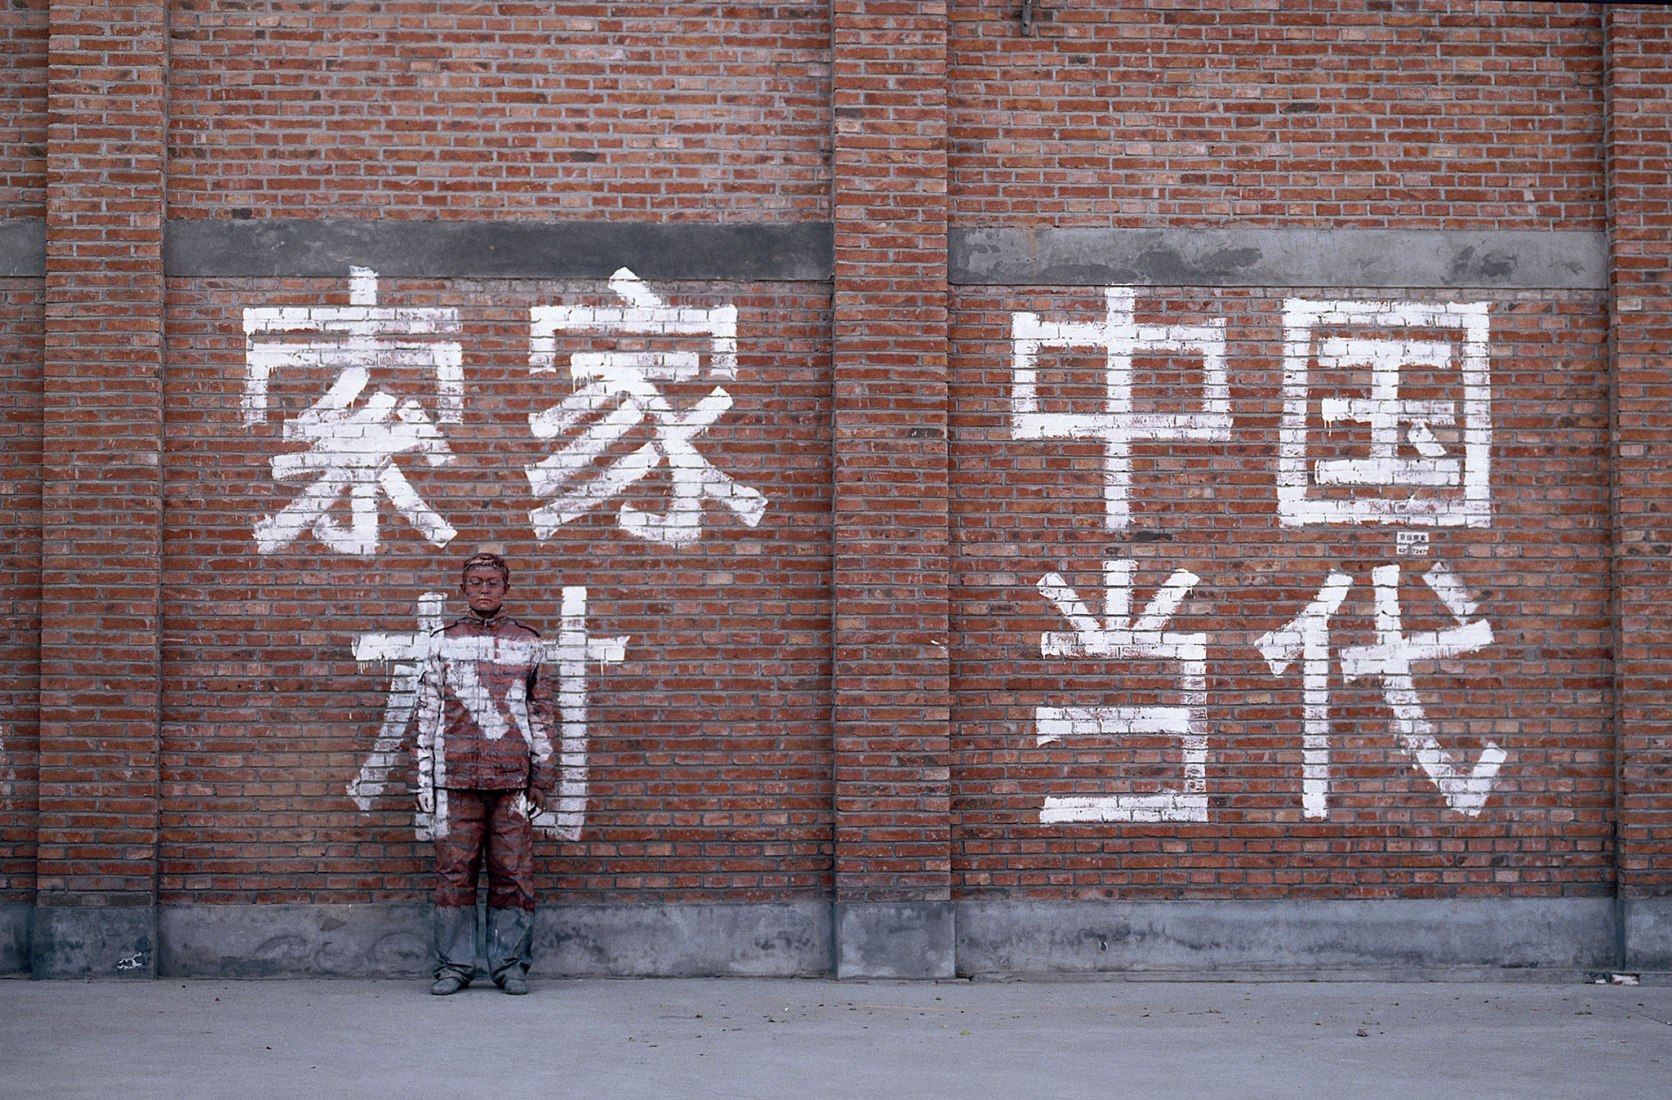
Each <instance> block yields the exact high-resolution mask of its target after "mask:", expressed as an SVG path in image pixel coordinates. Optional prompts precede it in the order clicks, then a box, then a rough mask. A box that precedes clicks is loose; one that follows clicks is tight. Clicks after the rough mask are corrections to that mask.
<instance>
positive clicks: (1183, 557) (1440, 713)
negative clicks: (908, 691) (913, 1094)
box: [952, 288, 1612, 898]
mask: <svg viewBox="0 0 1672 1100" xmlns="http://www.w3.org/2000/svg"><path fill="white" fill-rule="evenodd" d="M1297 293H1298V292H1297ZM1310 293H1311V294H1313V295H1317V294H1318V292H1316V291H1314V292H1310ZM1325 296H1326V297H1331V298H1349V299H1350V298H1357V299H1364V298H1367V297H1368V298H1371V299H1373V300H1381V299H1387V298H1390V297H1393V298H1399V299H1414V300H1419V301H1437V300H1442V299H1437V298H1436V297H1435V296H1434V295H1433V294H1432V293H1431V292H1423V291H1410V292H1405V293H1402V294H1398V295H1389V294H1388V292H1387V291H1385V290H1380V291H1366V290H1363V289H1361V290H1358V291H1353V290H1351V289H1342V288H1333V289H1331V290H1329V291H1328V292H1325ZM1451 297H1452V298H1466V299H1468V300H1469V301H1473V302H1484V303H1487V304H1489V305H1490V307H1491V320H1492V335H1491V345H1492V381H1493V397H1494V404H1493V408H1492V420H1493V424H1494V441H1495V445H1494V448H1493V451H1494V454H1493V466H1492V515H1491V524H1490V526H1489V527H1484V528H1461V527H1453V528H1416V529H1417V530H1420V531H1423V532H1425V533H1426V534H1427V535H1428V536H1429V539H1428V548H1427V555H1426V556H1408V555H1401V554H1400V552H1399V549H1398V547H1397V545H1396V535H1395V531H1394V530H1393V529H1390V528H1388V527H1384V526H1353V525H1347V524H1334V525H1327V526H1319V527H1302V528H1294V527H1286V526H1283V525H1282V523H1281V520H1280V516H1279V506H1278V498H1277V473H1278V463H1279V450H1280V436H1279V429H1280V421H1281V418H1282V414H1283V408H1284V398H1283V381H1284V366H1285V364H1284V333H1283V304H1284V296H1283V295H1280V294H1277V293H1272V292H1262V291H1245V290H1225V291H1193V292H1184V291H1178V290H1164V289H1157V290H1153V291H1143V292H1140V293H1139V294H1138V296H1137V300H1136V310H1135V315H1136V318H1137V321H1138V323H1140V324H1152V325H1177V324H1204V323H1207V322H1209V321H1211V320H1213V319H1215V318H1219V319H1223V321H1224V323H1225V335H1226V357H1227V361H1228V364H1229V367H1230V374H1231V383H1230V407H1231V429H1230V433H1229V434H1230V438H1229V439H1228V440H1224V441H1211V442H1208V441H1203V442H1185V443H1168V442H1135V443H1133V444H1132V445H1131V454H1132V458H1131V472H1130V486H1131V489H1130V494H1129V497H1128V506H1129V509H1130V522H1129V525H1128V526H1126V527H1125V528H1124V529H1122V530H1119V531H1111V530H1108V529H1106V527H1105V522H1104V509H1105V504H1104V495H1105V494H1104V484H1103V472H1104V445H1103V443H1102V441H1100V440H1089V439H1088V440H1074V441H1064V440H1060V439H1049V440H1038V439H1025V438H1024V439H1018V438H1016V436H1017V434H1018V433H1017V431H1016V429H1015V418H1014V416H1013V414H1012V394H1013V371H1012V363H1011V347H1012V345H1011V317H1012V314H1013V313H1014V312H1016V311H1023V310H1025V311H1032V312H1036V313H1039V314H1042V315H1043V316H1044V317H1045V318H1047V319H1058V320H1072V321H1076V322H1080V323H1091V322H1097V321H1100V320H1101V318H1102V316H1103V313H1104V301H1103V295H1102V294H1101V293H1100V292H1099V291H1098V290H1097V289H1096V288H1085V289H1081V290H1056V291H1052V290H1048V289H1038V290H1031V291H1027V290H1022V289H1019V288H1018V289H994V290H980V291H978V290H975V289H966V290H964V291H963V292H961V293H960V294H959V295H958V296H957V299H956V302H955V308H954V313H953V328H952V353H953V361H954V363H955V364H957V365H958V370H957V372H956V375H955V382H954V387H953V414H952V424H953V463H954V470H955V471H956V473H955V481H954V494H953V495H954V500H955V502H956V503H955V507H954V514H955V530H956V533H957V547H958V552H957V555H956V557H955V567H954V591H955V592H956V594H957V595H956V600H955V602H954V607H953V620H954V628H955V634H956V637H957V638H958V641H959V645H958V648H957V659H956V661H955V664H954V671H953V682H954V692H955V698H956V707H955V710H954V721H953V728H954V739H955V740H954V749H955V751H956V758H955V759H956V767H955V769H954V774H955V776H956V777H957V778H956V786H955V793H954V820H955V821H956V822H957V831H956V836H955V847H954V852H955V868H956V871H957V882H958V885H959V888H960V890H961V891H963V892H965V893H971V894H973V893H979V892H987V891H1009V892H1016V893H1025V894H1030V895H1044V896H1058V897H1068V898H1078V897H1102V896H1118V897H1123V898H1133V897H1181V896H1189V897H1230V896H1235V897H1257V896H1294V895H1296V894H1302V895H1311V896H1379V897H1386V896H1419V895H1435V894H1441V895H1447V896H1452V895H1462V894H1493V895H1506V894H1537V893H1542V894H1572V893H1596V892H1604V891H1606V890H1608V889H1609V888H1610V885H1611V881H1612V866H1611V852H1610V845H1609V833H1610V828H1611V821H1610V817H1611V812H1612V798H1611V791H1610V783H1609V777H1608V774H1607V762H1608V756H1609V751H1610V744H1611V734H1610V730H1609V725H1608V719H1607V713H1606V705H1605V704H1606V698H1607V689H1608V677H1609V647H1608V617H1607V601H1608V566H1607V545H1608V532H1607V528H1606V522H1605V516H1606V497H1607V465H1606V446H1607V420H1608V406H1607V390H1606V375H1605V371H1604V369H1603V366H1604V365H1603V356H1604V341H1605V338H1606V322H1605V315H1604V311H1603V303H1602V301H1601V298H1600V296H1599V295H1597V294H1572V293H1568V294H1554V293H1549V292H1532V291H1523V292H1517V293H1503V292H1497V293H1486V292H1480V291H1470V292H1467V293H1460V294H1453V295H1451ZM1344 331H1346V330H1345V329H1344ZM1433 335H1441V334H1440V333H1435V334H1433ZM1039 370H1040V376H1039V396H1040V402H1041V409H1042V410H1044V411H1048V412H1049V411H1063V412H1078V413H1088V412H1096V411H1097V410H1098V409H1100V408H1101V407H1102V405H1103V403H1104V401H1105V392H1104V391H1105V383H1104V362H1103V354H1102V352H1100V351H1095V350H1093V349H1089V348H1088V349H1074V350H1073V351H1069V352H1065V351H1062V350H1056V351H1051V350H1049V349H1047V350H1043V351H1042V352H1041V353H1040V357H1039ZM1314 372H1315V375H1316V378H1317V385H1318V386H1319V392H1320V393H1326V394H1331V395H1332V394H1334V393H1337V392H1352V390H1353V383H1352V382H1351V381H1350V380H1349V379H1347V378H1345V377H1341V376H1339V375H1333V374H1332V372H1328V371H1324V370H1320V369H1318V368H1317V366H1316V364H1315V365H1314ZM1132 381H1133V387H1132V393H1133V408H1134V411H1135V412H1138V413H1143V412H1146V411H1177V410H1180V409H1187V408H1190V407H1192V405H1193V404H1197V403H1199V402H1193V401H1192V400H1191V399H1190V397H1189V396H1188V395H1189V394H1190V393H1191V392H1192V391H1194V392H1196V393H1199V392H1200V387H1201V384H1202V370H1201V367H1200V364H1199V363H1192V362H1191V361H1190V360H1189V359H1188V358H1185V357H1182V356H1163V355H1160V354H1155V355H1150V356H1140V357H1138V358H1137V360H1136V362H1135V364H1134V370H1133V375H1132ZM1406 384H1407V385H1409V384H1410V381H1409V380H1408V381H1407V382H1406ZM1427 384H1428V385H1430V386H1432V387H1433V390H1434V392H1436V393H1439V392H1447V393H1451V394H1453V395H1455V393H1456V380H1455V376H1454V377H1453V378H1452V380H1451V381H1450V383H1447V382H1446V381H1445V380H1444V379H1441V378H1438V377H1436V378H1433V379H1430V380H1428V381H1427ZM1359 385H1361V386H1362V379H1361V380H1360V381H1359ZM1336 386H1339V387H1341V388H1340V389H1339V390H1337V389H1336V388H1334V387H1336ZM1313 400H1314V401H1316V400H1317V398H1316V397H1315V398H1314V399H1313ZM1314 426H1316V425H1314ZM1344 442H1345V441H1344ZM1363 447H1364V441H1363V439H1362V437H1361V438H1358V439H1355V440H1354V441H1352V442H1351V443H1349V444H1347V449H1348V450H1350V451H1351V452H1353V453H1363ZM1123 559H1124V560H1131V561H1134V562H1135V563H1136V573H1135V577H1134V579H1133V582H1132V590H1131V601H1132V610H1133V614H1134V615H1137V614H1138V613H1139V612H1141V611H1142V609H1143V608H1144V607H1145V606H1146V605H1147V604H1148V603H1149V602H1150V600H1151V599H1152V597H1153V596H1154V594H1155V593H1156V592H1157V590H1158V589H1159V588H1160V587H1162V586H1163V584H1164V583H1165V582H1166V581H1167V580H1168V578H1169V577H1170V576H1172V574H1173V573H1174V572H1175V571H1176V570H1180V569H1185V570H1189V571H1190V572H1191V573H1192V574H1195V575H1196V576H1197V577H1199V578H1200V580H1199V581H1198V582H1197V583H1196V584H1195V585H1194V586H1193V587H1192V588H1191V590H1190V594H1189V597H1188V598H1187V599H1186V600H1185V601H1184V603H1183V604H1182V605H1181V607H1180V608H1179V610H1178V612H1177V614H1176V615H1175V616H1174V617H1173V618H1172V619H1171V620H1170V621H1169V622H1168V623H1167V624H1166V627H1165V629H1167V630H1169V631H1177V632H1184V633H1198V632H1199V633H1201V634H1202V635H1203V637H1204V640H1205V643H1206V647H1207V651H1206V660H1207V664H1206V673H1207V682H1206V693H1205V706H1204V708H1203V711H1202V715H1201V720H1200V722H1199V726H1200V729H1201V730H1202V731H1203V732H1205V733H1206V736H1207V751H1206V760H1205V766H1206V784H1205V793H1206V804H1207V806H1206V813H1205V817H1206V820H1205V821H1201V822H1193V823H1189V824H1175V823H1170V822H1164V823H1153V824H1147V825H1146V824H1125V823H1121V824H1111V823H1067V824H1065V823H1049V822H1047V823H1041V820H1040V816H1041V811H1042V809H1043V807H1044V803H1045V799H1046V798H1047V797H1048V796H1055V797H1074V796H1079V797H1096V796H1105V795H1112V794H1127V795H1133V794H1137V795H1143V794H1147V793H1153V792H1155V791H1157V790H1160V789H1163V788H1175V789H1176V788H1180V787H1181V785H1182V780H1181V778H1180V775H1181V769H1182V767H1183V760H1182V749H1181V743H1180V740H1179V738H1177V737H1175V736H1172V735H1171V734H1166V733H1147V734H1138V735H1127V736H1121V737H1116V736H1084V737H1079V738H1075V737H1067V738H1063V739H1062V740H1060V741H1057V742H1054V743H1051V744H1048V745H1039V744H1037V734H1038V731H1037V723H1036V720H1035V719H1036V708H1039V707H1069V706H1082V707H1091V706H1145V707H1153V706H1180V705H1183V703H1182V698H1183V696H1182V690H1181V675H1182V674H1181V665H1180V663H1179V662H1177V661H1172V660H1163V659H1159V658H1157V657H1154V656H1137V657H1131V658H1127V659H1111V658H1102V657H1097V656H1095V655H1094V656H1082V657H1071V658H1059V657H1046V656H1044V655H1043V653H1042V648H1041V635H1042V634H1043V633H1045V632H1051V631H1067V630H1069V629H1070V624H1069V623H1068V621H1067V620H1066V619H1065V618H1064V616H1063V615H1062V614H1061V613H1059V611H1058V610H1057V609H1056V607H1055V606H1054V605H1053V603H1052V602H1051V601H1050V600H1049V599H1047V597H1046V596H1045V595H1043V594H1042V593H1041V592H1040V591H1039V589H1038V588H1037V585H1038V582H1039V581H1040V579H1041V578H1042V577H1044V576H1046V575H1048V574H1052V573H1055V574H1058V575H1060V576H1061V577H1062V578H1063V579H1064V580H1066V581H1068V583H1069V584H1070V585H1071V586H1073V587H1074V588H1075V590H1076V591H1077V592H1078V593H1079V594H1080V596H1081V598H1082V600H1083V601H1084V602H1085V603H1086V605H1087V607H1088V609H1089V610H1091V612H1092V613H1093V614H1094V615H1095V616H1097V617H1098V618H1099V619H1101V618H1102V610H1101V608H1102V591H1103V581H1102V576H1101V573H1102V565H1101V563H1102V562H1103V561H1105V560H1123ZM1441 563H1443V564H1444V565H1445V566H1446V567H1448V568H1449V569H1450V570H1451V572H1452V573H1453V574H1454V575H1455V576H1456V577H1457V578H1459V579H1460V580H1462V581H1463V583H1464V585H1465V586H1466V587H1467V589H1468V590H1469V592H1470V593H1471V594H1472V595H1473V596H1474V597H1475V600H1476V602H1477V603H1478V605H1479V609H1480V610H1479V617H1481V618H1484V619H1485V620H1487V621H1488V622H1489V623H1490V626H1491V630H1492V633H1493V641H1492V644H1491V645H1489V646H1487V647H1486V648H1484V649H1481V650H1479V651H1476V652H1471V653H1467V654H1462V655H1459V656H1457V657H1453V658H1451V659H1449V660H1447V661H1445V662H1444V663H1443V664H1440V665H1438V666H1436V665H1433V664H1429V665H1418V666H1416V668H1415V669H1414V670H1413V671H1414V680H1415V685H1416V688H1417V691H1418V693H1419V695H1420V696H1421V697H1422V700H1423V704H1424V706H1425V709H1426V712H1427V717H1428V719H1429V720H1430V721H1431V722H1432V723H1433V725H1434V726H1435V727H1436V739H1437V740H1439V741H1440V742H1441V743H1442V744H1444V745H1445V746H1446V747H1447V748H1448V750H1449V751H1450V752H1452V753H1453V754H1454V755H1456V756H1458V757H1460V758H1466V759H1467V761H1468V763H1470V764H1473V762H1474V761H1475V760H1477V759H1478V758H1479V755H1480V753H1481V752H1482V751H1483V749H1484V747H1485V745H1486V744H1487V743H1488V742H1494V743H1497V744H1499V745H1500V746H1501V747H1502V748H1503V749H1504V750H1505V751H1506V752H1507V753H1508V760H1507V761H1506V762H1505V764H1504V765H1503V770H1502V773H1501V775H1500V776H1499V780H1498V784H1497V787H1496V790H1495V793H1494V795H1493V797H1492V798H1491V799H1490V801H1488V802H1487V804H1486V805H1485V807H1484V809H1482V810H1481V811H1480V812H1479V815H1478V816H1477V817H1473V818H1470V817H1468V816H1466V815H1464V814H1461V813H1458V812H1455V811H1454V810H1452V809H1449V808H1448V807H1447V804H1446V802H1445V801H1444V800H1443V799H1442V797H1441V795H1440V792H1439V790H1438V788H1437V786H1436V785H1435V784H1434V783H1432V782H1431V781H1429V780H1428V779H1427V778H1426V777H1425V776H1424V774H1423V773H1422V772H1421V771H1420V770H1419V769H1418V768H1417V767H1416V766H1415V765H1414V764H1413V761H1412V759H1411V758H1410V757H1409V756H1408V755H1407V754H1406V753H1405V752H1404V751H1403V750H1402V749H1401V747H1400V746H1401V740H1400V737H1399V735H1398V733H1397V731H1396V728H1395V723H1394V718H1393V714H1392V713H1391V711H1390V708H1389V704H1388V703H1387V701H1386V700H1385V699H1384V696H1383V693H1382V686H1381V682H1380V681H1379V680H1377V679H1376V678H1364V679H1359V680H1356V681H1355V682H1353V683H1346V682H1344V680H1343V674H1342V666H1341V658H1340V655H1341V653H1342V651H1343V650H1344V649H1346V648H1348V647H1352V646H1362V645H1367V644H1371V643H1373V642H1375V641H1376V640H1377V639H1376V634H1375V629H1376V624H1375V622H1374V613H1375V602H1374V586H1373V571H1374V570H1375V569H1376V568H1377V567H1379V566H1386V565H1389V564H1396V565H1398V566H1400V567H1401V573H1402V578H1401V583H1400V585H1399V588H1398V592H1399V596H1400V603H1401V606H1402V611H1403V628H1404V630H1405V631H1406V632H1407V633H1415V632H1418V631H1430V630H1443V629H1447V628H1450V627H1453V626H1454V625H1455V620H1454V619H1453V618H1452V617H1451V616H1449V615H1448V613H1447V611H1446V609H1445V608H1444V607H1443V606H1442V604H1441V603H1440V602H1439V601H1438V600H1437V599H1436V598H1435V596H1434V595H1433V594H1432V593H1431V592H1429V591H1428V589H1427V588H1426V587H1425V586H1424V585H1423V584H1421V583H1420V582H1419V577H1420V576H1421V575H1422V574H1423V573H1425V572H1426V571H1427V570H1428V569H1430V568H1431V567H1433V566H1435V565H1437V564H1441ZM1334 571H1340V572H1342V573H1345V574H1346V575H1348V576H1349V577H1351V579H1352V587H1351V589H1350V590H1349V592H1348V596H1347V599H1346V601H1345V602H1344V603H1343V604H1342V605H1341V607H1340V609H1339V611H1338V612H1337V614H1336V615H1335V616H1334V618H1333V619H1332V622H1331V629H1332V633H1331V643H1332V645H1331V651H1332V652H1331V654H1330V656H1329V673H1328V675H1329V686H1330V707H1331V714H1330V717H1331V723H1330V742H1331V749H1332V752H1331V768H1330V773H1331V779H1332V785H1331V791H1330V793H1329V797H1328V803H1327V810H1328V816H1327V817H1326V818H1323V819H1308V818H1306V817H1305V816H1303V790H1302V770H1303V759H1302V734H1303V730H1302V718H1303V713H1304V700H1303V697H1302V691H1301V687H1302V683H1301V676H1302V668H1301V665H1300V663H1299V662H1298V661H1297V662H1296V663H1295V664H1293V665H1292V666H1290V667H1289V668H1288V669H1287V670H1285V672H1284V673H1282V674H1276V673H1274V672H1273V671H1272V670H1271V668H1270V666H1269V665H1268V664H1267V662H1266V661H1265V659H1264V658H1263V657H1262V655H1261V652H1260V651H1259V649H1258V648H1257V647H1258V643H1259V639H1260V638H1261V636H1262V635H1264V634H1265V633H1266V632H1268V631H1272V630H1275V629H1277V628H1279V627H1281V626H1282V625H1283V624H1285V623H1286V622H1288V621H1290V620H1291V619H1292V618H1293V617H1294V616H1296V615H1297V614H1299V613H1300V612H1301V611H1302V610H1303V609H1304V608H1305V607H1306V606H1307V605H1308V604H1309V603H1310V602H1311V601H1312V600H1313V599H1314V598H1316V597H1317V595H1318V594H1319V592H1320V590H1321V589H1322V588H1323V586H1324V583H1325V580H1326V578H1327V577H1328V575H1329V574H1330V573H1331V572H1334Z"/></svg>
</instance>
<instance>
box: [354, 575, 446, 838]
mask: <svg viewBox="0 0 1672 1100" xmlns="http://www.w3.org/2000/svg"><path fill="white" fill-rule="evenodd" d="M446 604H447V596H446V595H445V594H444V593H441V592H426V593H424V594H423V595H422V596H419V597H418V608H417V610H418V629H417V630H413V631H402V632H394V633H381V632H374V633H369V634H361V635H360V636H359V637H357V638H355V639H354V659H355V660H356V661H358V662H360V663H361V664H363V665H364V664H371V663H374V662H375V663H386V664H388V665H390V670H389V671H390V679H389V690H388V692H387V693H386V694H385V697H384V698H385V702H384V705H383V724H382V726H381V727H380V728H379V729H378V732H377V739H376V740H375V741H374V742H373V743H372V751H371V755H370V756H368V757H366V760H365V763H363V764H361V765H360V774H359V775H357V776H355V777H354V781H353V782H352V783H350V784H349V785H348V796H349V797H350V798H352V799H353V800H354V804H355V805H356V806H358V807H360V809H361V810H363V811H369V810H370V809H371V808H372V803H373V802H374V801H375V800H376V799H377V797H378V796H379V795H381V794H382V793H383V791H384V787H385V785H386V784H387V782H388V780H389V773H390V771H392V770H393V769H394V767H395V762H396V760H397V759H398V758H399V756H400V752H401V747H402V746H403V745H404V744H405V742H406V732H407V727H408V726H409V725H410V724H411V722H412V713H413V709H414V708H415V707H416V706H417V703H418V677H419V676H420V675H421V674H422V672H423V663H424V661H425V660H426V659H428V657H429V651H430V644H431V638H432V636H433V635H434V634H435V632H436V631H437V630H440V629H441V613H442V609H443V608H444V607H445V606H446Z"/></svg>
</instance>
